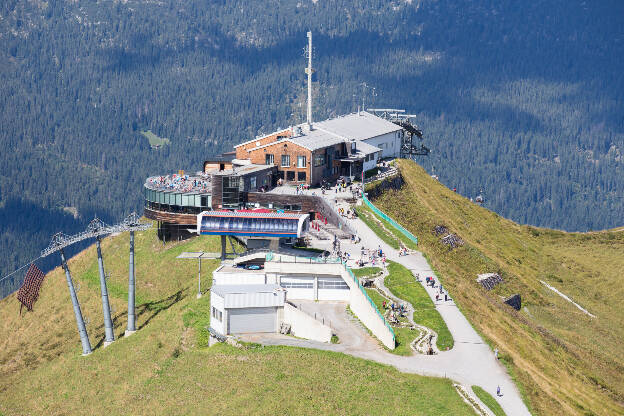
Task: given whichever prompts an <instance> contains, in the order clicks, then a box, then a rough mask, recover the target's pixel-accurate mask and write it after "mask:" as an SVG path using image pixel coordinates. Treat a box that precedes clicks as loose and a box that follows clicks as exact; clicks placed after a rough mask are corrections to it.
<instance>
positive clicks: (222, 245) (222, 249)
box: [221, 235, 227, 261]
mask: <svg viewBox="0 0 624 416" xmlns="http://www.w3.org/2000/svg"><path fill="white" fill-rule="evenodd" d="M226 251H227V246H226V244H225V236H224V235H222V236H221V261H223V260H225V253H226Z"/></svg>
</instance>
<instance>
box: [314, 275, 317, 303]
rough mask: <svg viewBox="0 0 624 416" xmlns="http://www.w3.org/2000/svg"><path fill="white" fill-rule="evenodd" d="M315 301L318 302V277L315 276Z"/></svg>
mask: <svg viewBox="0 0 624 416" xmlns="http://www.w3.org/2000/svg"><path fill="white" fill-rule="evenodd" d="M313 286H314V300H318V276H314V284H313Z"/></svg>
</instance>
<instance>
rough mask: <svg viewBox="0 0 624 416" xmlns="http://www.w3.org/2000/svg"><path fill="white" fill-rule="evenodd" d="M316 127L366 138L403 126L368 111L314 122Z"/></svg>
mask: <svg viewBox="0 0 624 416" xmlns="http://www.w3.org/2000/svg"><path fill="white" fill-rule="evenodd" d="M314 127H316V128H317V129H319V130H323V131H327V132H331V133H333V134H335V135H338V136H342V137H343V138H345V139H352V140H366V139H370V138H373V137H377V136H381V135H382V134H387V133H392V132H393V131H398V130H401V126H398V125H396V124H394V123H391V122H389V121H387V120H384V119H383V118H381V117H377V116H376V115H373V114H371V113H368V112H366V111H360V112H359V113H353V114H348V115H346V116H341V117H336V118H332V119H329V120H325V121H320V122H317V123H314Z"/></svg>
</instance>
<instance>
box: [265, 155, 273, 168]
mask: <svg viewBox="0 0 624 416" xmlns="http://www.w3.org/2000/svg"><path fill="white" fill-rule="evenodd" d="M274 160H275V158H274V157H273V154H272V153H267V154H266V155H264V164H265V165H272V164H273V162H274Z"/></svg>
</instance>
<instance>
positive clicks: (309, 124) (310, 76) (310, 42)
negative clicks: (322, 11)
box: [305, 31, 314, 130]
mask: <svg viewBox="0 0 624 416" xmlns="http://www.w3.org/2000/svg"><path fill="white" fill-rule="evenodd" d="M306 52H307V55H308V67H307V68H306V70H305V72H306V74H308V128H309V129H310V130H312V72H314V70H313V69H312V32H310V31H309V32H308V49H307V51H306Z"/></svg>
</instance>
